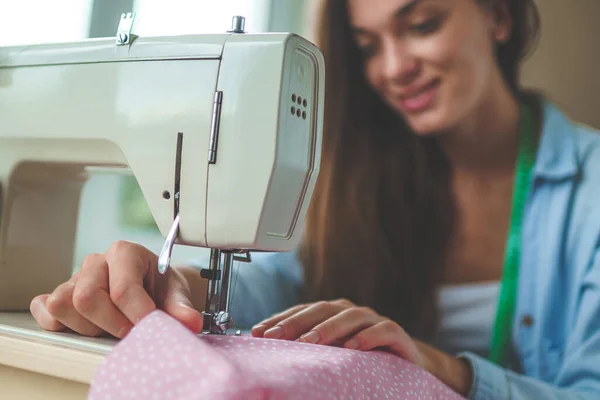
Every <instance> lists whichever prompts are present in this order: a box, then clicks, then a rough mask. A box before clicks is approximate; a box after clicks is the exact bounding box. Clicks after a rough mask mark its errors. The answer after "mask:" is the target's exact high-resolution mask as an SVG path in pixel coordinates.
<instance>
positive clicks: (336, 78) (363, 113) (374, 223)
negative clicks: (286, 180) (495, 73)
mask: <svg viewBox="0 0 600 400" xmlns="http://www.w3.org/2000/svg"><path fill="white" fill-rule="evenodd" d="M477 1H482V2H488V3H489V4H490V5H491V4H492V3H491V2H493V1H495V0H477ZM506 1H508V6H509V11H510V14H511V17H512V20H513V24H514V25H513V32H512V35H511V39H510V40H509V41H508V42H507V43H505V44H504V45H501V46H499V47H498V51H497V54H498V62H499V65H500V67H501V69H502V72H503V74H504V77H505V79H506V81H507V82H508V84H509V86H510V87H511V88H513V89H515V90H516V88H518V74H519V73H518V71H519V63H520V60H521V59H522V58H523V56H524V55H525V54H526V50H527V45H528V44H529V43H530V40H529V39H530V38H531V37H533V34H535V33H536V32H537V26H538V16H537V10H536V8H535V4H534V3H533V1H532V0H506ZM317 41H318V43H317V44H318V45H319V47H320V48H321V50H322V51H323V53H324V55H325V60H326V67H327V69H326V70H327V77H326V94H325V121H324V138H323V139H324V140H323V156H322V161H321V172H320V175H319V179H318V182H317V186H316V188H315V193H314V197H313V200H312V203H311V207H310V209H309V212H308V215H307V219H306V227H305V235H304V238H303V242H302V244H301V246H300V248H299V257H300V260H301V262H302V264H303V266H304V274H305V282H306V285H305V289H306V290H305V300H306V301H315V300H332V299H337V298H346V299H348V300H350V301H352V302H354V303H356V304H358V305H360V306H367V307H371V308H373V309H374V310H376V311H377V312H378V313H380V314H382V315H385V316H387V317H389V318H391V319H393V320H394V321H396V322H397V323H399V324H400V325H401V326H402V327H403V328H404V329H405V330H406V331H407V332H408V333H409V334H411V335H413V336H415V337H422V338H425V337H427V336H429V335H431V334H432V333H433V331H434V329H435V324H436V309H435V288H436V284H437V282H438V281H439V277H440V273H441V270H442V268H443V265H444V261H445V257H446V253H447V247H448V243H449V238H450V235H451V233H452V231H453V224H454V203H453V196H452V193H451V184H450V166H449V164H448V161H447V159H446V158H445V156H444V154H443V153H442V151H441V150H440V149H439V148H438V147H437V146H436V143H435V142H434V141H432V140H431V139H422V138H418V137H417V136H416V135H414V134H412V133H411V131H410V129H409V128H408V126H406V125H405V123H404V122H403V120H402V119H401V118H400V117H399V116H398V115H397V114H396V113H395V112H394V111H392V110H391V109H390V108H389V107H388V106H387V105H386V104H385V103H384V102H383V101H382V100H381V99H380V98H379V97H378V95H377V94H376V93H375V92H374V91H373V90H372V89H371V88H370V87H369V85H368V84H367V82H366V80H365V77H364V73H363V69H362V64H363V61H362V57H361V55H360V52H359V50H358V48H357V47H356V45H355V43H354V41H353V39H352V36H351V32H350V24H349V20H348V13H347V9H346V1H345V0H325V1H324V4H323V6H322V10H321V18H320V25H319V28H318V36H317Z"/></svg>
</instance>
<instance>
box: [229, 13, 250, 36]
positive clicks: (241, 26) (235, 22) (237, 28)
mask: <svg viewBox="0 0 600 400" xmlns="http://www.w3.org/2000/svg"><path fill="white" fill-rule="evenodd" d="M245 29H246V18H244V17H242V16H241V15H235V16H234V17H233V18H232V19H231V29H230V30H228V31H227V32H228V33H245Z"/></svg>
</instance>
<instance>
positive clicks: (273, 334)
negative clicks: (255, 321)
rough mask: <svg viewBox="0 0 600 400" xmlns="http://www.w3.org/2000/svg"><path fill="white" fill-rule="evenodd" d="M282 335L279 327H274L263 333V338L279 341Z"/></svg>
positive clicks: (283, 333)
mask: <svg viewBox="0 0 600 400" xmlns="http://www.w3.org/2000/svg"><path fill="white" fill-rule="evenodd" d="M283 335H285V331H284V330H283V328H282V327H281V326H276V327H274V328H271V329H269V330H268V331H266V332H265V336H268V337H270V338H272V339H281V338H282V337H283Z"/></svg>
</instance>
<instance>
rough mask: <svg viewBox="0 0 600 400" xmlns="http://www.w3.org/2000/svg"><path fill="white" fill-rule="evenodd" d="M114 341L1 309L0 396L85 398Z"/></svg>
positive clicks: (8, 399)
mask: <svg viewBox="0 0 600 400" xmlns="http://www.w3.org/2000/svg"><path fill="white" fill-rule="evenodd" d="M115 343H116V340H115V339H110V338H86V337H82V336H80V335H76V334H72V333H55V332H48V331H45V330H43V329H41V328H40V327H39V326H38V325H37V323H36V322H35V320H34V319H33V317H32V316H31V314H30V313H28V312H20V313H17V312H14V313H10V312H1V313H0V398H1V399H3V400H12V399H28V400H37V399H45V400H54V399H56V400H58V399H61V400H70V399H78V400H83V399H86V398H87V392H88V390H89V385H90V383H91V381H92V379H93V377H94V373H95V371H96V368H97V367H98V366H99V365H100V364H101V363H102V361H103V360H104V357H105V356H106V354H108V352H109V351H110V350H111V349H112V347H113V346H114V344H115Z"/></svg>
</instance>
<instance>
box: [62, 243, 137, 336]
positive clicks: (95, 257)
mask: <svg viewBox="0 0 600 400" xmlns="http://www.w3.org/2000/svg"><path fill="white" fill-rule="evenodd" d="M108 280H109V278H108V264H107V263H106V257H105V256H104V255H101V254H92V255H89V256H87V257H86V258H85V260H84V262H83V264H82V266H81V273H80V276H79V279H78V280H77V283H76V284H75V289H74V291H73V305H74V307H75V310H76V311H77V312H78V313H79V314H80V315H81V316H83V317H84V318H86V319H87V320H88V321H90V322H92V323H93V324H95V325H96V326H98V327H100V328H101V329H103V330H105V331H106V332H108V333H110V334H111V335H113V336H115V337H117V338H121V339H122V338H123V337H125V335H127V333H128V332H129V331H130V330H131V328H132V327H133V324H132V323H131V321H129V320H128V319H127V318H126V317H125V315H123V313H122V312H121V311H120V310H119V309H118V308H117V307H116V306H115V304H114V303H113V302H112V300H111V298H110V295H109V293H108V288H109V287H108Z"/></svg>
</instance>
